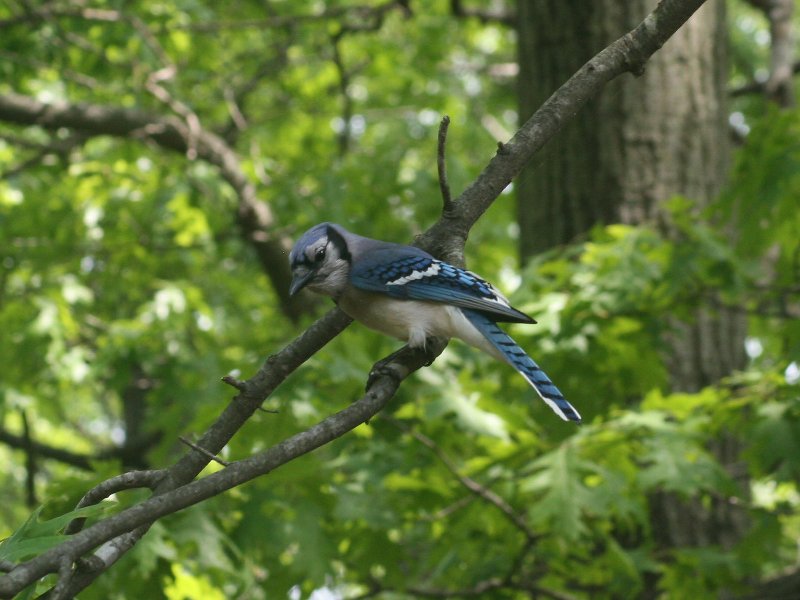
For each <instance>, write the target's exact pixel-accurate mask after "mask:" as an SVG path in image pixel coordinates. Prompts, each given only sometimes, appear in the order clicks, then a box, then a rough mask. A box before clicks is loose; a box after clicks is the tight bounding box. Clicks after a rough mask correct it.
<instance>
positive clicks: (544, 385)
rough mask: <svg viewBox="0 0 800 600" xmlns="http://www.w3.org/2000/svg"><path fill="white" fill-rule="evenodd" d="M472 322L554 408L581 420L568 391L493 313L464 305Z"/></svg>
mask: <svg viewBox="0 0 800 600" xmlns="http://www.w3.org/2000/svg"><path fill="white" fill-rule="evenodd" d="M461 312H463V313H464V316H465V317H467V319H468V320H469V322H470V323H472V324H473V325H474V326H475V328H476V329H477V330H478V331H480V332H481V334H483V336H484V337H485V338H486V339H487V340H488V341H489V342H490V343H491V344H492V346H494V347H495V348H496V349H497V350H498V351H499V352H500V353H501V354H502V355H503V356H504V357H505V359H506V360H507V361H508V362H509V363H511V365H512V366H513V367H514V368H515V369H516V370H517V371H519V373H520V374H521V375H522V376H523V377H524V378H525V379H526V380H527V381H528V383H530V384H531V386H533V389H535V390H536V392H537V393H538V394H539V396H541V398H542V400H544V401H545V402H546V403H547V404H548V406H550V408H552V409H553V410H554V411H555V413H556V414H557V415H558V416H559V417H561V418H562V419H564V420H565V421H575V422H577V423H580V422H581V416H580V414H578V411H577V410H575V408H574V407H573V406H572V405H571V404H570V403H569V402H567V400H566V399H565V398H564V395H563V394H562V393H561V392H560V391H559V389H558V388H557V387H556V386H555V385H554V384H553V382H552V381H550V378H549V377H548V376H547V375H546V374H545V372H544V371H542V369H541V368H540V367H539V365H537V364H536V363H535V362H534V361H533V359H532V358H531V357H530V356H528V355H527V354H525V351H524V350H523V349H522V348H520V346H519V344H517V343H516V342H515V341H514V340H513V339H512V338H511V336H509V335H508V334H507V333H506V332H505V331H503V330H502V329H500V327H499V326H498V325H497V323H495V322H494V320H492V319H491V318H490V317H489V316H487V315H485V314H482V313H480V312H478V311H474V310H469V309H461Z"/></svg>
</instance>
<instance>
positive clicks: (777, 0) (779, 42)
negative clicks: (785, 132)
mask: <svg viewBox="0 0 800 600" xmlns="http://www.w3.org/2000/svg"><path fill="white" fill-rule="evenodd" d="M749 2H750V4H752V5H753V6H755V7H756V8H758V9H760V10H762V11H763V12H764V14H765V15H766V17H767V20H768V21H769V32H770V37H771V40H772V44H771V47H770V68H769V79H767V81H766V82H765V83H764V84H763V91H765V92H766V93H767V96H768V97H769V98H770V99H771V100H772V101H774V102H775V103H776V104H778V105H779V106H782V107H784V108H788V107H790V106H794V89H793V88H794V86H793V82H792V76H793V75H794V73H795V68H794V67H795V65H793V62H794V35H793V32H792V13H793V12H794V0H749Z"/></svg>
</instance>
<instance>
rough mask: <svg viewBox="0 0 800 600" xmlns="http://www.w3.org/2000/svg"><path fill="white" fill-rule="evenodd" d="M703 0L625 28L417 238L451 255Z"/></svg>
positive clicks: (676, 0)
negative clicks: (516, 181)
mask: <svg viewBox="0 0 800 600" xmlns="http://www.w3.org/2000/svg"><path fill="white" fill-rule="evenodd" d="M704 2H705V0H662V1H661V2H659V3H658V6H657V7H656V8H655V10H653V12H651V13H650V14H649V15H647V17H645V19H644V21H642V22H641V23H640V24H639V25H638V26H637V27H636V28H635V29H634V30H632V31H631V32H629V33H627V34H625V35H624V36H622V37H621V38H619V39H618V40H616V41H615V42H613V43H612V44H610V45H609V46H608V47H606V48H605V49H604V50H602V51H601V52H600V53H599V54H597V55H595V56H594V57H593V58H592V59H591V60H589V62H587V63H586V64H584V65H583V66H582V67H581V68H580V69H578V71H577V72H576V73H575V74H574V75H573V76H572V77H570V79H569V80H568V81H567V82H566V83H564V84H563V85H562V86H561V87H560V88H559V89H558V90H556V91H555V93H554V94H553V95H552V96H550V98H548V99H547V101H545V103H544V104H543V105H542V106H541V107H540V108H539V110H537V111H536V112H535V113H534V114H533V116H531V118H530V119H528V120H527V121H526V122H525V123H524V124H523V125H522V127H520V129H519V130H518V131H517V133H516V134H514V136H513V137H512V138H511V140H510V141H509V142H507V143H505V144H502V145H501V146H500V148H499V149H498V151H497V154H496V155H495V157H494V158H493V159H492V160H491V162H489V164H488V165H487V166H486V168H484V170H483V171H482V172H481V174H480V175H478V178H477V179H476V180H475V181H474V182H473V183H472V184H471V185H470V186H469V187H468V188H467V189H466V190H464V192H463V193H462V194H461V195H460V196H459V197H458V198H457V199H456V201H455V203H454V208H453V211H452V213H451V214H449V215H443V216H442V218H441V219H439V221H438V222H437V223H436V224H435V225H434V226H433V227H431V228H430V229H428V230H427V231H426V232H425V233H424V234H422V235H421V236H420V237H419V238H418V240H417V243H418V244H419V245H420V247H424V248H426V249H427V250H428V251H430V252H432V253H433V254H434V255H437V256H439V257H440V258H442V259H444V260H450V261H457V260H461V258H462V256H463V247H464V243H465V241H466V239H467V235H468V233H469V230H470V228H471V227H472V226H473V225H474V224H475V222H476V221H477V220H478V218H480V216H481V215H482V214H483V213H484V212H486V210H487V209H488V208H489V206H491V204H492V202H494V199H495V198H497V196H499V195H500V193H501V192H502V191H503V190H504V189H505V188H506V186H507V185H508V184H509V183H511V180H512V179H513V178H514V177H516V176H517V175H518V174H519V172H520V171H521V170H522V168H523V167H524V166H525V165H526V164H527V163H528V161H530V159H531V158H532V157H533V156H534V155H535V154H536V153H537V152H538V151H539V150H541V149H542V147H543V146H544V145H545V144H546V143H547V142H548V140H550V139H551V138H552V137H553V136H554V135H555V134H556V133H557V132H558V131H559V130H560V129H561V127H562V126H563V125H564V123H566V122H567V121H569V120H570V119H572V118H573V117H574V116H575V114H576V113H577V112H578V111H579V110H580V109H581V107H583V105H584V104H586V102H587V101H588V100H589V99H590V98H592V97H594V96H596V95H597V94H598V93H600V91H601V90H602V89H603V87H604V86H605V85H606V84H607V83H608V82H609V81H611V80H612V79H614V78H615V77H618V76H619V75H622V74H623V73H627V72H630V73H633V74H634V75H638V74H641V73H642V71H643V69H644V65H645V63H646V62H647V60H649V58H650V57H651V56H652V55H653V53H654V52H656V51H657V50H658V49H659V48H660V47H661V46H662V45H663V44H664V43H665V42H666V41H667V40H668V39H669V38H670V37H671V36H672V35H673V34H674V33H675V32H676V31H677V30H678V28H680V26H681V25H683V24H684V23H685V22H686V21H687V20H688V19H689V17H691V16H692V14H694V12H695V11H697V9H699V8H700V6H702V5H703V4H704Z"/></svg>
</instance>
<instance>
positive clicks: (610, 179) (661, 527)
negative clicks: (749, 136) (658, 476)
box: [517, 0, 745, 547]
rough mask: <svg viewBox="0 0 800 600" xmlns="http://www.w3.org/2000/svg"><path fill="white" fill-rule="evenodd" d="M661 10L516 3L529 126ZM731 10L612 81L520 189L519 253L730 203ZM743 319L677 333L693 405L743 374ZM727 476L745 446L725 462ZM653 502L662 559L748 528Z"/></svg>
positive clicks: (690, 325)
mask: <svg viewBox="0 0 800 600" xmlns="http://www.w3.org/2000/svg"><path fill="white" fill-rule="evenodd" d="M655 4H656V2H655V0H564V1H563V2H544V1H541V0H537V1H528V0H519V1H518V2H517V9H518V15H519V21H518V33H519V63H520V70H519V98H520V117H521V119H523V120H524V119H527V118H528V116H530V114H531V113H532V112H533V111H534V110H535V109H536V108H538V107H539V105H541V104H542V102H543V101H544V100H545V99H546V98H547V96H548V95H549V94H550V93H552V91H553V90H554V89H556V88H557V87H558V86H559V85H560V84H561V83H563V82H564V81H565V80H566V79H567V78H568V77H569V76H570V75H572V73H574V72H575V71H576V70H577V69H578V68H579V67H580V66H581V65H582V64H583V63H584V62H585V61H586V60H588V59H589V58H591V56H592V55H593V54H594V53H596V52H597V51H599V50H600V49H602V48H603V47H604V46H606V45H607V44H608V43H609V42H611V41H613V40H614V39H616V38H618V37H619V36H620V35H622V34H623V33H624V32H626V31H628V30H630V29H631V28H632V27H633V26H635V24H636V23H638V22H640V21H641V19H642V18H643V17H644V15H645V14H646V13H647V12H648V11H649V10H651V9H652V8H653V6H654V5H655ZM725 58H726V22H725V11H724V4H723V2H722V1H719V0H709V2H708V3H707V4H706V5H704V6H703V7H702V8H701V9H700V10H699V11H698V12H697V14H695V15H694V17H693V18H692V19H690V21H689V22H688V23H687V24H686V25H685V26H684V27H683V28H682V29H680V30H679V31H678V33H677V34H676V35H675V36H674V37H673V38H672V39H670V40H669V42H667V43H666V44H665V46H664V48H662V49H661V50H660V51H659V52H657V53H656V54H655V55H654V57H653V59H652V60H651V61H650V62H649V63H648V64H647V69H646V72H645V73H644V75H643V76H641V77H639V78H634V77H632V76H627V77H624V78H620V79H618V80H615V81H613V82H612V83H611V84H610V85H609V86H608V87H607V88H606V90H605V91H604V93H603V94H602V96H601V97H600V98H596V99H594V100H592V101H591V102H590V103H589V104H588V105H587V107H586V108H585V109H584V110H583V112H582V114H580V115H578V118H577V119H576V120H574V121H573V122H572V123H570V124H569V125H567V126H566V127H565V128H564V129H563V130H562V132H561V133H560V134H559V136H558V138H557V139H555V140H553V141H552V142H551V143H550V144H549V145H548V147H547V148H546V149H545V151H544V152H543V153H541V154H540V155H539V156H538V157H537V158H536V159H534V163H533V164H531V165H530V166H529V167H528V168H527V170H526V171H525V172H524V173H523V174H522V175H521V176H520V178H519V179H518V181H517V194H518V195H517V199H518V219H519V223H520V232H521V235H520V239H521V247H520V252H521V256H522V259H523V260H525V258H526V257H529V256H531V255H532V254H534V253H537V252H540V251H542V250H545V249H548V248H551V247H553V246H556V245H559V244H565V243H569V242H573V241H576V240H579V239H580V238H581V236H582V235H584V234H586V233H587V232H588V231H589V230H590V229H591V228H592V227H593V226H594V225H596V224H608V223H620V222H621V223H628V224H640V223H653V224H656V225H657V226H658V227H660V228H661V229H662V231H666V232H667V233H668V234H669V232H670V224H669V222H668V220H667V219H665V218H664V213H663V212H662V211H661V208H660V207H661V206H662V204H661V203H662V202H663V201H665V200H668V199H670V198H671V197H673V196H675V195H682V196H685V197H687V198H689V199H691V200H692V202H693V204H694V206H695V208H696V210H698V211H699V209H700V208H702V207H703V206H705V205H706V204H707V203H708V202H709V201H710V200H711V199H712V198H713V197H714V196H715V195H716V194H717V193H718V192H719V190H720V189H721V187H722V185H723V183H724V181H725V177H726V174H727V170H728V163H729V146H728V128H727V110H726V95H725V80H726V75H727V67H726V60H725ZM744 333H745V329H744V320H743V318H742V316H741V315H736V314H732V313H727V312H719V311H714V310H712V309H710V308H705V307H702V306H698V307H697V310H696V312H695V317H694V319H692V320H691V322H679V321H677V320H674V321H673V322H672V323H671V327H670V333H669V335H668V336H667V338H666V339H665V344H664V348H665V351H664V360H665V361H666V364H667V366H668V368H669V371H670V373H671V382H670V383H671V387H672V389H673V390H675V391H678V390H681V391H696V390H698V389H700V388H702V387H703V386H706V385H709V384H712V383H715V382H717V381H719V379H720V378H721V377H723V376H725V375H727V374H729V373H730V372H731V371H733V370H734V369H737V368H741V367H742V366H743V365H744V362H745V356H744V343H743V342H744ZM714 450H715V452H716V453H717V456H718V458H719V459H720V460H721V461H722V462H723V464H728V465H732V463H734V462H735V461H737V460H738V453H739V444H738V443H735V442H732V441H730V440H728V441H725V442H720V443H719V447H718V448H715V449H714ZM690 504H691V505H690V506H687V503H685V502H681V501H680V500H679V499H677V498H676V497H674V496H672V495H663V496H659V497H656V498H653V503H652V505H653V508H652V512H653V514H652V517H653V523H654V532H655V534H656V538H657V541H658V543H659V544H660V545H662V547H675V546H695V545H706V544H722V545H723V546H725V547H729V546H730V545H731V544H732V543H733V542H735V541H736V540H738V539H739V537H740V535H741V534H742V532H743V529H744V526H745V523H744V521H743V514H742V511H741V510H736V511H733V510H732V508H731V507H730V506H722V505H721V504H720V505H718V506H713V507H711V508H703V507H702V506H700V503H699V502H697V503H695V502H692V503H690Z"/></svg>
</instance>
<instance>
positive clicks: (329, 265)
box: [289, 223, 581, 423]
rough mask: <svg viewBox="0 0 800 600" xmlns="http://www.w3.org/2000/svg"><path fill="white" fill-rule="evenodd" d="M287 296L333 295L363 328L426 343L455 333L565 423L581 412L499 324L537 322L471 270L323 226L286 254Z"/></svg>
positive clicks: (338, 227)
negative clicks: (501, 365) (515, 375)
mask: <svg viewBox="0 0 800 600" xmlns="http://www.w3.org/2000/svg"><path fill="white" fill-rule="evenodd" d="M289 261H290V264H291V268H292V283H291V287H290V288H289V293H290V294H291V295H294V294H296V293H297V292H299V291H300V290H301V289H303V288H304V287H307V288H308V289H310V290H312V291H314V292H317V293H319V294H324V295H326V296H330V297H332V298H333V300H334V302H336V304H338V305H339V308H341V309H342V310H343V311H344V312H346V313H347V314H348V315H350V316H351V317H353V318H354V319H355V320H357V321H360V322H361V323H363V324H364V325H366V326H367V327H369V328H371V329H375V330H377V331H380V332H381V333H385V334H387V335H390V336H392V337H395V338H399V339H400V340H403V341H405V342H407V343H408V345H409V346H411V347H424V346H425V340H426V338H428V337H440V338H459V339H460V340H462V341H464V342H466V343H467V344H469V345H471V346H474V347H475V348H478V349H479V350H483V351H484V352H486V353H487V354H489V355H491V356H493V357H495V358H497V359H499V360H502V361H504V362H507V363H509V364H510V365H511V366H513V367H514V368H515V369H516V370H517V371H519V373H520V374H521V375H522V376H523V377H524V378H525V379H526V380H527V381H528V383H530V384H531V386H533V388H534V389H535V390H536V392H537V393H538V394H539V396H541V398H542V400H544V401H545V402H546V403H547V404H548V406H550V408H552V409H553V410H554V411H555V412H556V414H557V415H558V416H559V417H561V418H562V419H564V420H565V421H575V422H578V423H580V420H581V416H580V415H579V414H578V411H577V410H575V409H574V408H573V407H572V405H571V404H570V403H569V402H567V401H566V400H565V399H564V396H563V395H562V394H561V392H560V391H559V390H558V388H557V387H556V386H555V385H553V382H552V381H550V378H548V377H547V375H545V373H544V371H542V370H541V369H540V368H539V365H537V364H536V363H535V362H533V360H532V359H531V358H530V357H529V356H528V355H527V354H525V351H524V350H523V349H522V348H520V347H519V345H517V343H516V342H515V341H514V340H513V339H511V337H509V336H508V334H506V332H505V331H503V330H502V329H500V327H499V326H498V325H497V323H498V322H510V323H535V321H534V320H533V319H531V318H530V317H529V316H528V315H526V314H524V313H522V312H520V311H518V310H517V309H515V308H512V307H511V305H510V304H509V303H508V300H506V299H505V297H503V295H502V294H501V293H500V292H498V291H497V290H496V289H495V288H494V287H493V286H492V285H491V284H489V283H487V282H486V281H484V280H483V279H481V278H480V277H478V276H477V275H475V274H474V273H471V272H470V271H465V270H464V269H459V268H457V267H454V266H453V265H450V264H448V263H446V262H442V261H440V260H436V259H435V258H433V256H431V255H430V254H428V253H427V252H425V251H423V250H420V249H419V248H414V247H413V246H404V245H401V244H392V243H389V242H381V241H379V240H373V239H370V238H366V237H362V236H360V235H356V234H354V233H350V232H349V231H347V230H346V229H345V228H344V227H342V226H341V225H336V224H334V223H320V224H319V225H315V226H314V227H312V228H311V229H309V230H308V231H306V232H305V233H304V234H303V235H302V236H301V237H300V239H299V240H297V243H295V245H294V248H292V251H291V253H290V254H289Z"/></svg>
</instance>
